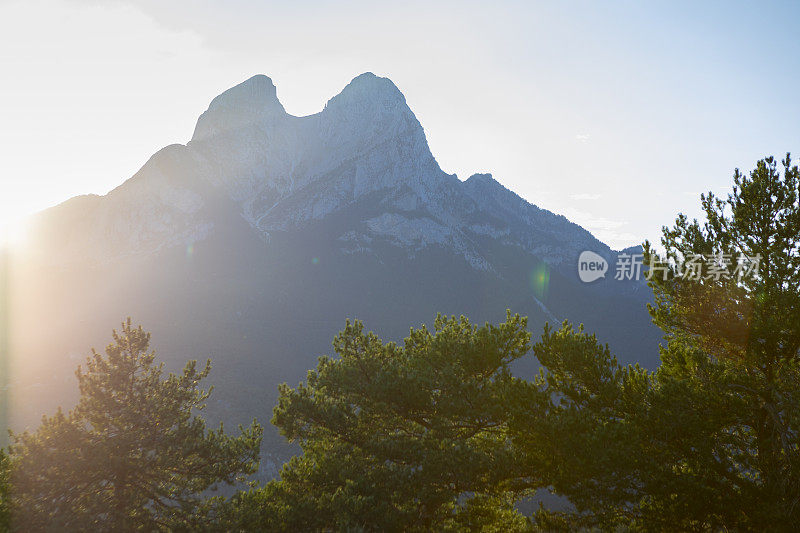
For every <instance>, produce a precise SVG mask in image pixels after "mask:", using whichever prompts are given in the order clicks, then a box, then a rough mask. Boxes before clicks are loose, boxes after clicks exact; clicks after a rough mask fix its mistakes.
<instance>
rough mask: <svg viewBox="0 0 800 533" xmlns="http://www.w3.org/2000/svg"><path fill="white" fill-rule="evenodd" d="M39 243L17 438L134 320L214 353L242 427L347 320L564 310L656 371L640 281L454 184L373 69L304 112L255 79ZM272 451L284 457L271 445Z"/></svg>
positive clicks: (41, 225) (520, 213)
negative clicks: (619, 277)
mask: <svg viewBox="0 0 800 533" xmlns="http://www.w3.org/2000/svg"><path fill="white" fill-rule="evenodd" d="M32 234H33V237H32V240H31V243H30V244H29V246H28V248H27V250H26V251H25V252H24V253H20V254H18V255H17V256H16V258H15V260H14V263H13V265H12V266H13V276H14V277H13V281H12V283H13V287H14V294H13V295H12V296H13V298H12V348H13V354H14V362H13V365H12V366H13V368H12V371H13V373H12V376H11V386H12V389H13V391H14V393H13V394H12V398H13V400H14V402H15V404H14V407H13V408H12V409H13V412H14V415H15V417H16V421H15V424H17V426H22V425H25V424H29V423H32V422H33V421H35V420H37V419H38V416H39V415H40V414H41V413H42V412H48V411H52V409H53V408H54V407H55V405H58V404H68V403H69V402H70V401H72V400H73V399H74V378H72V372H71V370H72V369H73V368H74V366H75V365H76V364H77V363H79V362H80V354H84V353H86V351H87V349H88V347H89V346H92V345H94V346H97V347H99V346H102V345H103V343H104V342H105V341H106V339H107V338H108V333H109V330H110V328H111V327H113V326H114V325H116V324H118V323H119V322H120V320H122V319H123V318H124V317H126V316H128V315H131V316H133V318H134V320H136V321H137V322H141V323H142V324H143V325H144V326H145V327H146V328H147V329H149V330H152V332H153V339H154V344H155V346H156V348H157V349H158V350H159V353H160V355H161V356H162V357H164V358H165V359H166V360H167V361H168V363H169V364H170V365H171V366H173V367H174V366H176V365H178V364H179V363H180V362H181V361H183V360H185V359H188V358H193V357H198V358H203V357H206V356H208V355H210V356H211V357H212V358H213V359H214V361H215V371H214V373H213V374H212V380H213V381H214V382H215V383H217V385H218V387H217V390H216V396H215V397H216V399H217V401H216V403H214V404H212V405H211V406H210V415H209V416H211V417H212V418H214V417H225V419H226V420H232V421H245V420H247V419H250V418H252V417H253V416H257V417H258V418H259V419H260V420H262V421H267V420H268V419H269V418H270V412H271V407H272V402H273V401H274V398H275V395H276V385H277V384H278V383H280V382H282V381H289V382H291V383H295V382H297V381H299V380H301V379H303V378H304V375H305V371H306V370H307V369H308V368H311V367H313V366H314V364H315V361H316V357H317V356H318V355H321V354H323V353H327V352H329V346H330V341H331V339H332V337H333V335H334V334H335V332H336V331H337V330H338V329H340V328H341V326H342V325H343V324H344V319H345V318H346V317H351V318H360V319H363V320H364V321H365V323H366V325H367V326H368V327H369V328H371V329H374V330H375V331H376V332H378V333H379V334H381V335H383V336H384V337H385V338H387V339H399V338H402V336H403V335H404V334H405V333H407V327H408V326H409V325H412V324H420V323H422V322H430V321H431V319H432V318H433V316H434V314H435V313H436V312H437V311H441V312H445V313H454V314H461V313H463V314H466V315H467V316H469V317H470V318H472V319H474V320H477V321H483V320H492V321H496V320H499V319H501V318H502V317H503V316H504V311H505V309H506V308H511V309H512V310H514V311H516V312H520V313H524V314H527V315H529V316H530V318H531V322H530V323H531V329H532V331H533V332H534V333H535V334H538V331H540V330H541V327H542V325H543V324H544V322H545V321H550V322H560V321H561V320H563V319H565V318H566V319H570V320H573V321H576V322H584V323H585V324H586V325H587V328H588V329H590V330H596V331H597V332H598V334H599V336H600V338H601V340H604V341H607V342H609V343H611V345H612V348H613V349H614V350H615V351H616V352H617V353H619V354H620V355H621V356H622V358H623V360H626V361H639V362H642V363H644V364H646V365H648V366H653V365H654V364H655V362H656V360H657V348H656V347H657V341H658V334H657V331H656V330H655V329H654V328H653V327H652V326H651V325H650V323H649V319H648V317H647V313H646V310H645V308H644V305H645V302H646V301H647V300H648V298H649V291H648V289H647V287H646V286H644V285H643V284H641V283H634V282H627V283H623V282H615V281H613V280H610V279H607V280H600V281H598V282H596V283H593V284H589V285H585V284H581V283H580V282H579V281H578V279H577V276H576V273H575V266H576V262H577V257H578V255H579V254H580V252H581V251H583V250H587V249H588V250H593V251H595V252H597V253H599V254H600V255H602V256H604V257H606V258H607V260H608V261H609V262H610V263H611V264H612V265H613V261H614V259H615V257H616V254H615V252H613V251H612V250H610V249H609V248H608V247H607V246H606V245H604V244H603V243H601V242H599V241H598V240H597V239H595V238H594V237H593V236H592V235H591V234H590V233H589V232H587V231H586V230H584V229H583V228H581V227H580V226H577V225H575V224H573V223H571V222H569V221H568V220H567V219H565V218H564V217H562V216H559V215H555V214H553V213H551V212H549V211H546V210H542V209H539V208H537V207H536V206H534V205H532V204H530V203H528V202H527V201H525V200H524V199H522V198H520V197H519V196H518V195H516V194H514V193H513V192H511V191H509V190H508V189H506V188H504V187H503V186H502V185H501V184H500V183H498V182H497V181H496V180H494V179H493V178H492V177H491V176H490V175H488V174H480V175H475V176H472V177H470V178H469V179H467V180H466V181H460V180H459V179H458V178H457V177H456V176H454V175H449V174H446V173H445V172H443V171H442V170H441V169H440V168H439V166H438V164H437V163H436V160H435V158H434V157H433V155H432V154H431V152H430V150H429V148H428V144H427V141H426V138H425V134H424V131H423V129H422V126H421V125H420V123H419V121H418V120H417V118H416V117H415V116H414V114H413V112H412V111H411V110H410V109H409V107H408V105H407V104H406V102H405V98H404V97H403V95H402V93H401V92H400V91H399V90H398V89H397V87H395V86H394V84H393V83H392V82H391V81H389V80H388V79H385V78H379V77H376V76H374V75H373V74H369V73H367V74H362V75H361V76H358V77H357V78H355V79H354V80H353V81H352V82H351V83H350V84H349V85H348V86H347V87H345V88H344V90H343V91H342V92H341V93H340V94H338V95H337V96H335V97H334V98H332V99H331V100H330V101H329V102H328V103H327V105H326V106H325V108H324V109H323V110H322V111H321V112H319V113H317V114H314V115H310V116H306V117H295V116H292V115H289V114H288V113H286V111H285V110H284V108H283V106H282V105H281V103H280V101H279V100H278V98H277V91H276V88H275V86H274V84H273V83H272V81H271V80H270V79H269V78H267V77H265V76H255V77H253V78H251V79H249V80H247V81H245V82H244V83H242V84H240V85H238V86H236V87H234V88H232V89H230V90H228V91H226V92H225V93H223V94H221V95H219V96H218V97H216V98H215V99H214V100H213V101H212V102H211V104H210V106H209V108H208V110H206V111H205V112H204V113H203V114H202V115H201V116H200V118H199V120H198V122H197V126H196V128H195V131H194V135H193V137H192V139H191V140H190V141H189V142H188V143H187V144H186V145H171V146H168V147H166V148H164V149H162V150H161V151H159V152H158V153H156V154H155V155H153V156H152V157H151V158H150V159H149V160H148V161H147V163H146V164H145V165H144V166H143V167H142V168H141V169H140V170H139V171H138V172H137V173H136V174H135V175H134V176H133V177H132V178H130V179H129V180H127V181H126V182H125V183H123V184H122V185H120V186H119V187H118V188H116V189H114V190H113V191H111V192H110V193H109V194H107V195H105V196H102V197H99V196H83V197H77V198H74V199H72V200H70V201H68V202H65V203H64V204H62V205H60V206H58V207H55V208H53V209H50V210H48V211H45V212H43V213H41V214H40V215H39V216H38V217H37V220H36V224H35V229H34V231H33V232H32ZM533 367H534V365H533V363H532V362H531V361H527V362H525V363H523V364H522V365H521V366H520V368H519V371H520V372H521V373H528V372H531V371H532V370H533ZM265 448H267V451H268V452H270V453H275V454H277V457H283V456H284V455H285V452H286V450H285V449H284V448H283V445H282V443H281V441H280V439H279V438H278V437H277V436H275V435H271V437H270V439H269V440H268V442H267V444H266V445H265Z"/></svg>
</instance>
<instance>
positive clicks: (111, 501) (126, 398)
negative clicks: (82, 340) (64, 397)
mask: <svg viewBox="0 0 800 533" xmlns="http://www.w3.org/2000/svg"><path fill="white" fill-rule="evenodd" d="M113 340H114V342H113V343H111V344H109V345H108V347H107V348H106V350H105V355H101V354H99V353H97V352H95V351H94V350H93V351H92V355H91V356H90V357H89V358H88V359H87V360H86V365H85V368H83V367H79V368H78V370H77V371H76V375H77V378H78V383H79V387H80V392H81V397H80V400H79V402H78V405H77V406H76V407H75V408H74V409H73V410H72V411H70V412H69V413H64V412H63V411H61V410H59V411H58V412H57V413H56V414H55V415H54V416H51V417H44V418H43V419H42V424H41V426H40V427H39V429H38V430H36V431H35V432H33V433H29V432H25V433H22V434H17V435H13V443H12V445H11V446H10V455H11V457H12V459H13V469H12V487H13V490H12V502H13V515H12V518H13V521H12V526H13V528H14V529H18V530H23V531H31V530H34V531H35V530H100V531H112V530H114V531H119V530H126V531H127V530H134V529H143V530H147V531H153V530H162V529H163V530H167V529H182V528H188V527H191V524H192V523H193V520H194V519H195V518H196V517H197V516H198V515H199V514H201V513H202V512H203V508H204V506H208V495H207V492H206V491H208V490H209V489H212V488H214V487H215V486H216V485H218V484H232V483H235V482H236V481H240V480H243V479H244V476H246V475H248V474H251V473H253V472H254V471H255V470H256V469H257V466H258V460H259V447H260V442H261V434H262V429H261V427H260V426H259V425H258V424H257V423H256V422H255V421H254V422H253V424H252V425H251V426H250V427H249V428H247V429H243V428H241V427H240V432H241V434H240V435H239V436H235V437H234V436H230V435H228V434H226V433H225V432H224V431H223V427H222V425H220V426H219V428H218V429H216V430H208V429H207V428H206V423H205V422H204V420H203V419H202V418H200V417H199V416H197V414H196V412H197V411H199V410H201V409H203V407H204V406H205V401H206V400H207V399H208V397H209V394H210V391H205V390H203V389H201V388H200V386H199V384H200V381H201V380H203V379H204V378H206V377H207V376H208V374H209V372H210V370H211V364H210V361H209V362H207V363H206V365H205V366H204V367H203V368H202V369H198V367H197V364H196V362H195V361H191V362H189V363H188V364H187V365H186V367H185V368H184V369H183V372H181V373H180V374H168V375H164V370H163V368H164V365H163V363H156V362H155V353H154V352H152V351H148V349H149V342H150V335H149V334H148V333H146V332H145V331H144V330H143V329H142V328H141V326H139V327H137V328H134V327H133V326H132V325H131V321H130V319H128V321H127V322H126V323H123V325H122V329H121V331H120V332H117V331H114V333H113Z"/></svg>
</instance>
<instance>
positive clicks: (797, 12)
mask: <svg viewBox="0 0 800 533" xmlns="http://www.w3.org/2000/svg"><path fill="white" fill-rule="evenodd" d="M365 71H372V72H375V73H376V74H378V75H381V76H387V77H389V78H391V79H392V80H393V81H394V82H395V83H396V84H397V86H398V87H399V88H400V90H402V91H403V92H404V93H405V95H406V98H407V100H408V103H409V105H410V106H411V108H412V109H413V110H414V112H415V113H416V114H417V117H418V118H419V120H420V122H421V123H422V125H423V126H424V128H425V131H426V133H427V136H428V141H429V143H430V146H431V149H432V151H433V154H434V155H435V156H436V158H437V159H438V161H439V163H440V165H441V166H442V168H443V169H444V170H445V171H447V172H455V173H457V174H458V175H459V177H460V178H462V179H466V178H467V177H469V176H470V175H471V174H473V173H475V172H491V173H492V174H493V175H494V176H495V178H496V179H498V180H499V181H500V182H501V183H503V184H504V185H505V186H507V187H508V188H510V189H512V190H514V191H515V192H517V193H519V194H520V195H521V196H523V197H524V198H526V199H527V200H529V201H530V202H532V203H534V204H537V205H539V206H540V207H544V208H547V209H550V210H552V211H555V212H557V213H561V214H564V215H565V216H567V217H568V218H570V219H571V220H573V221H574V222H577V223H579V224H581V225H583V226H584V227H586V228H587V229H589V230H590V231H592V232H593V233H594V234H595V235H596V236H597V237H599V238H600V239H601V240H603V241H605V242H607V243H608V244H610V245H611V246H612V247H617V248H619V247H623V246H627V245H630V244H635V243H638V242H640V241H641V240H642V239H644V238H650V239H651V240H652V239H657V238H658V236H659V228H660V227H661V225H663V224H667V223H670V222H671V221H672V220H673V219H674V217H675V215H676V214H677V213H678V212H679V211H683V212H686V213H688V214H690V215H693V216H696V215H697V214H698V204H699V200H698V196H699V194H700V193H701V192H703V191H707V190H714V191H715V192H723V193H724V192H726V191H727V190H728V189H729V187H730V177H731V173H732V171H733V169H734V168H735V167H740V168H742V169H750V168H751V167H752V165H753V163H754V162H755V161H756V160H757V159H758V158H760V157H762V156H764V155H767V154H776V155H782V154H783V153H785V152H786V151H795V152H797V155H799V156H800V3H798V2H787V3H778V2H772V3H756V2H750V3H747V4H745V3H742V4H737V3H733V2H718V3H715V2H686V3H682V2H675V1H668V2H638V1H637V2H633V1H631V2H596V1H587V2H555V1H553V2H496V1H495V2H492V3H491V5H489V3H482V4H478V3H471V2H464V1H459V2H420V3H416V2H408V1H407V2H391V3H388V2H387V3H381V2H375V1H370V2H344V1H336V2H333V1H330V2H329V1H323V2H300V1H294V2H286V1H282V2H275V3H271V2H244V1H225V2H221V1H220V2H211V1H195V2H189V1H176V0H171V1H169V2H163V1H160V0H153V1H149V0H141V1H135V0H129V1H125V0H118V1H114V0H106V1H103V2H100V1H91V0H43V1H39V0H23V1H15V0H11V1H9V0H0V225H8V224H9V223H10V222H11V221H13V220H15V219H17V218H19V217H20V216H21V215H24V214H26V213H31V212H33V211H36V210H39V209H42V208H45V207H47V206H50V205H53V204H56V203H59V202H61V201H63V200H65V199H67V198H69V197H71V196H74V195H76V194H82V193H89V192H93V193H100V194H102V193H105V192H107V191H109V190H110V189H112V188H114V187H115V186H117V185H119V184H120V183H122V182H123V181H124V180H125V179H127V178H128V177H130V176H131V175H132V174H133V173H134V172H135V171H136V170H137V169H138V168H139V167H140V166H141V165H142V164H143V163H144V162H145V161H146V160H147V158H148V157H149V156H150V155H151V154H152V153H154V152H155V151H156V150H158V149H159V148H161V147H163V146H165V145H167V144H171V143H175V142H180V143H185V142H186V141H188V139H189V138H190V137H191V134H192V130H193V128H194V124H195V121H196V119H197V117H198V116H199V114H200V113H201V112H202V111H204V110H205V109H206V107H207V106H208V103H209V102H210V101H211V99H212V98H213V97H214V96H215V95H217V94H218V93H220V92H222V91H223V90H225V89H227V88H228V87H230V86H232V85H235V84H236V83H239V82H241V81H243V80H245V79H247V78H249V77H250V76H252V75H254V74H257V73H263V74H266V75H268V76H270V77H271V78H272V79H273V81H274V82H275V84H276V85H277V87H278V96H279V98H280V99H281V101H282V102H283V104H284V106H285V107H286V109H287V110H288V111H289V112H290V113H292V114H295V115H305V114H311V113H315V112H317V111H319V110H320V109H322V107H323V105H324V103H325V102H326V101H327V100H328V99H329V98H330V97H332V96H333V95H335V94H336V93H338V92H339V91H340V90H341V89H342V88H343V87H344V86H345V85H346V84H347V82H348V81H349V80H350V79H352V78H353V77H355V76H356V75H358V74H360V73H362V72H365Z"/></svg>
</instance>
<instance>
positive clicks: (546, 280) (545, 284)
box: [528, 263, 550, 302]
mask: <svg viewBox="0 0 800 533" xmlns="http://www.w3.org/2000/svg"><path fill="white" fill-rule="evenodd" d="M528 281H529V284H530V287H531V290H533V295H534V296H536V298H537V299H539V300H540V301H542V302H544V301H546V300H547V293H548V292H549V289H550V268H549V267H548V266H547V265H546V264H545V263H539V264H537V265H536V266H535V267H533V269H532V270H531V272H530V275H529V280H528Z"/></svg>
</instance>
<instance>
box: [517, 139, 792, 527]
mask: <svg viewBox="0 0 800 533" xmlns="http://www.w3.org/2000/svg"><path fill="white" fill-rule="evenodd" d="M783 167H784V168H783V172H780V171H779V170H778V167H777V164H776V162H775V161H774V160H773V159H772V158H767V159H764V160H762V161H759V162H758V164H757V165H756V168H755V170H754V171H753V172H752V173H751V174H750V175H749V176H745V175H743V174H741V173H740V172H739V171H738V170H737V171H736V172H735V174H734V178H733V179H734V187H733V192H732V193H731V194H730V195H729V196H728V198H727V200H721V199H718V198H716V197H714V196H713V195H712V194H709V195H707V196H703V197H702V205H703V209H704V211H705V215H706V219H707V222H706V223H704V224H702V225H701V224H700V223H699V222H697V221H696V220H695V221H692V222H689V220H688V219H687V218H686V217H685V216H683V215H680V216H679V217H678V218H677V221H676V224H675V226H674V227H673V228H664V237H663V239H662V245H663V250H664V251H663V252H662V253H661V254H658V253H656V251H655V250H654V248H653V247H652V246H651V245H649V243H647V244H646V247H645V248H646V256H645V264H647V265H652V267H653V273H654V274H655V275H654V276H653V277H652V281H651V287H652V288H653V290H654V293H655V303H654V305H652V306H651V307H650V312H651V315H652V317H653V320H654V322H655V323H656V324H657V325H658V326H659V327H660V328H661V329H662V330H663V331H664V333H665V340H666V345H665V346H664V347H662V350H661V366H660V367H659V368H658V370H656V371H655V372H649V371H647V370H644V369H642V368H639V367H637V366H630V367H622V366H620V365H619V364H618V362H617V361H616V359H615V358H614V357H613V356H612V355H611V353H610V350H609V349H608V347H607V346H602V345H600V344H599V343H598V342H597V339H596V338H594V337H593V336H590V335H587V334H586V333H584V332H583V331H582V330H580V329H578V330H575V329H573V328H572V327H571V326H569V325H565V326H564V327H562V329H561V330H559V331H556V332H554V331H552V330H550V329H549V328H548V329H546V331H545V333H544V335H543V337H542V339H541V341H540V342H539V343H537V344H536V345H534V347H533V351H534V354H535V355H536V357H537V358H538V359H539V361H540V362H541V364H542V366H543V370H542V374H541V376H540V378H539V380H537V382H536V383H524V384H521V387H522V388H523V389H524V388H528V389H529V390H528V392H527V393H525V392H520V393H518V394H515V395H514V396H513V402H512V405H511V408H512V412H513V413H514V416H513V418H512V422H511V424H510V433H511V435H512V436H513V439H514V441H515V443H516V444H517V446H518V447H519V448H520V450H521V451H520V456H522V457H524V458H525V461H526V463H527V464H526V465H525V467H524V469H525V470H526V471H528V472H530V473H535V474H536V475H539V476H542V477H543V478H544V479H547V480H548V482H549V484H550V485H551V486H552V487H553V488H554V490H555V491H556V492H558V493H559V494H562V495H564V496H566V497H568V498H569V499H570V501H571V502H572V503H574V504H575V505H576V507H577V512H576V513H572V514H571V516H568V517H565V519H566V520H567V523H570V524H572V526H573V527H574V526H577V525H584V526H589V525H599V526H601V527H603V528H612V527H615V526H618V525H627V526H629V527H633V528H635V529H649V530H710V531H717V530H761V531H763V530H773V531H774V530H778V531H791V530H793V529H794V528H796V524H797V523H798V521H800V504H799V502H800V171H798V168H797V167H796V166H792V165H791V162H790V159H789V157H788V155H787V157H786V159H785V161H784V162H783ZM697 257H702V258H703V260H704V262H706V263H707V262H708V258H711V264H710V265H708V266H709V269H711V267H713V270H711V271H708V270H706V271H701V272H700V275H697V276H696V275H687V272H688V271H687V266H686V261H687V260H690V259H691V258H697ZM740 258H742V259H744V261H742V262H743V263H747V262H748V261H747V258H750V261H749V263H750V264H749V265H748V268H747V271H745V270H743V269H742V266H741V265H740ZM756 259H760V265H759V268H758V269H757V270H756V269H755V268H750V267H752V266H754V263H755V260H756ZM725 264H727V267H726V269H723V272H720V270H719V267H723V266H724V265H725ZM725 270H727V271H726V272H725ZM542 392H543V393H545V398H547V400H546V402H545V403H541V402H535V401H531V398H539V399H541V398H542V396H536V393H542ZM526 395H527V396H526Z"/></svg>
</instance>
